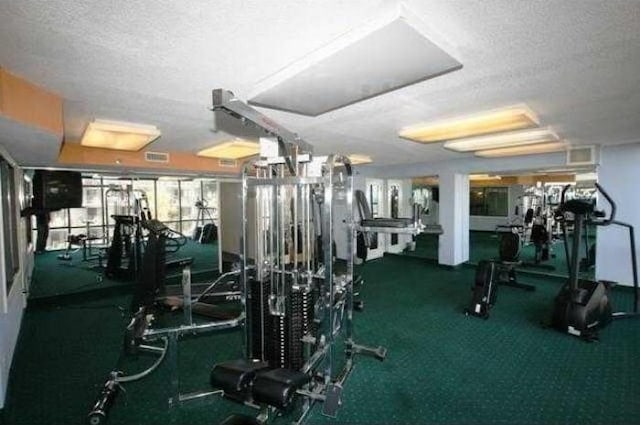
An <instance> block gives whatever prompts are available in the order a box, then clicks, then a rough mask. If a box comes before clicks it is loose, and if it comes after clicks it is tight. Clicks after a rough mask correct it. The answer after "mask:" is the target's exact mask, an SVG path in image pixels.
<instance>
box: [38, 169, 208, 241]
mask: <svg viewBox="0 0 640 425" xmlns="http://www.w3.org/2000/svg"><path fill="white" fill-rule="evenodd" d="M82 185H83V188H82V190H83V207H82V208H71V209H64V210H60V211H54V212H52V213H51V221H50V223H49V226H50V232H49V239H48V242H47V249H48V250H55V249H64V248H66V246H67V237H68V235H69V234H89V235H90V236H95V237H104V235H105V233H106V232H107V231H108V232H110V233H111V232H113V226H114V221H113V219H111V217H110V216H112V215H114V214H129V207H128V206H129V204H130V203H131V202H133V200H132V199H131V200H129V199H128V196H127V194H126V192H115V191H109V189H112V188H113V189H122V190H123V191H125V190H126V189H127V187H128V186H130V187H132V188H133V190H134V191H136V192H137V193H136V197H137V196H139V195H140V192H144V194H145V195H146V197H147V201H148V208H149V209H150V210H151V215H152V217H154V218H157V219H158V220H160V221H162V222H163V223H165V224H166V225H167V226H169V227H171V228H173V229H175V230H177V231H179V232H182V233H185V234H187V235H188V234H189V233H190V232H192V231H193V228H194V227H195V225H196V219H197V217H198V208H197V207H196V206H195V205H196V201H198V200H200V199H204V200H205V201H206V203H207V206H209V207H210V208H211V209H210V210H209V212H210V214H211V215H212V218H217V212H216V211H215V208H214V207H215V206H216V205H217V203H218V193H217V184H216V181H215V180H208V179H194V180H179V179H178V178H171V177H161V178H159V179H157V180H156V179H129V178H118V177H110V176H104V177H100V176H95V175H94V176H92V177H83V179H82ZM107 214H108V217H107ZM205 219H206V220H207V221H208V220H209V215H208V214H207V215H206V216H205ZM87 224H88V227H87ZM31 227H32V232H33V235H34V237H35V232H36V226H35V220H32V224H31Z"/></svg>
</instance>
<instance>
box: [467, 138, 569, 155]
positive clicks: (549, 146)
mask: <svg viewBox="0 0 640 425" xmlns="http://www.w3.org/2000/svg"><path fill="white" fill-rule="evenodd" d="M567 147H568V145H567V144H566V143H564V142H552V143H540V144H537V145H529V146H515V147H511V148H500V149H489V150H485V151H478V152H476V156H479V157H483V158H502V157H505V156H518V155H534V154H542V153H552V152H562V151H565V150H567Z"/></svg>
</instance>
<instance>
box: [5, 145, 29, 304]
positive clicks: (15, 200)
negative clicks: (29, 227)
mask: <svg viewBox="0 0 640 425" xmlns="http://www.w3.org/2000/svg"><path fill="white" fill-rule="evenodd" d="M0 162H5V163H6V164H7V165H8V166H9V167H10V170H11V173H12V174H11V176H12V178H11V183H10V184H12V185H13V187H12V188H9V189H8V190H5V189H6V188H5V187H4V185H3V184H2V179H0V193H2V194H3V196H4V195H5V193H7V194H9V195H10V196H11V200H10V201H9V208H11V209H13V215H12V217H6V211H5V209H4V205H3V204H4V199H3V202H1V203H0V220H1V221H2V223H3V225H2V226H0V247H1V248H2V255H0V266H1V268H2V273H0V275H1V276H0V311H1V312H2V313H3V314H4V313H7V312H8V309H9V298H11V297H12V296H13V294H14V293H15V291H17V290H18V289H17V288H18V287H20V286H21V285H20V282H16V279H19V278H20V276H21V274H22V269H23V258H22V257H23V256H22V245H23V243H22V241H21V238H20V235H21V234H22V231H21V230H20V226H21V224H20V223H21V221H20V219H19V218H20V202H19V200H20V191H21V190H22V188H23V184H22V183H19V182H20V181H21V179H22V174H20V175H19V176H17V174H19V173H18V171H19V170H21V168H20V167H19V165H18V164H17V163H16V162H15V161H13V159H12V158H11V157H10V156H9V155H8V154H7V153H6V152H5V151H4V150H3V149H0ZM5 219H8V220H9V227H10V228H11V227H15V228H14V229H11V230H10V231H11V233H12V238H11V241H10V245H13V244H15V247H10V250H11V256H12V257H15V258H12V262H13V261H16V264H15V266H14V271H13V275H12V277H11V286H10V287H9V284H8V280H7V273H6V268H7V263H6V257H5V254H4V253H5V252H6V249H7V247H6V246H5V245H6V244H5V234H4V223H5ZM16 283H18V284H16ZM22 285H24V282H22Z"/></svg>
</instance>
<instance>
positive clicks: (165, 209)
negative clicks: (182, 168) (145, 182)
mask: <svg viewBox="0 0 640 425" xmlns="http://www.w3.org/2000/svg"><path fill="white" fill-rule="evenodd" d="M156 187H157V192H156V202H157V205H158V208H157V210H156V217H157V219H158V220H160V221H162V222H163V223H164V224H166V225H167V226H169V227H171V228H172V229H175V230H177V231H180V187H179V185H178V181H177V180H164V179H163V180H158V182H157V184H156Z"/></svg>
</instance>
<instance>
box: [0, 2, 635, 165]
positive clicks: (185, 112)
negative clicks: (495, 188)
mask: <svg viewBox="0 0 640 425" xmlns="http://www.w3.org/2000/svg"><path fill="white" fill-rule="evenodd" d="M396 3H397V2H395V1H381V0H351V1H348V2H347V1H343V0H325V1H322V2H319V1H311V0H277V1H267V0H248V1H238V0H218V1H215V2H214V1H210V0H193V1H189V2H176V1H154V2H151V3H149V2H132V1H107V2H105V1H96V0H87V1H72V0H67V1H62V0H48V1H46V2H45V1H31V0H20V1H14V0H0V40H1V42H0V66H3V67H6V68H7V69H9V70H10V71H12V72H14V73H16V74H19V75H22V76H24V77H26V78H27V79H29V80H31V81H34V82H36V83H38V84H40V85H42V86H44V87H46V88H48V89H51V90H53V91H55V92H57V93H59V94H60V95H61V96H63V97H64V99H65V103H64V108H65V128H66V130H65V131H66V134H65V136H66V138H67V140H72V139H77V138H78V137H79V135H80V134H81V133H82V130H83V129H84V126H85V125H86V123H87V121H88V120H89V119H91V118H93V117H99V118H107V119H116V120H129V121H135V122H141V123H147V124H155V125H157V126H159V127H160V128H161V130H162V131H163V136H162V138H161V139H160V140H159V141H157V142H156V143H155V144H154V145H153V149H154V150H162V149H171V150H191V151H197V150H199V149H201V148H203V147H205V146H208V145H210V144H212V142H213V141H214V140H215V139H216V137H218V138H219V137H220V136H219V135H214V134H212V133H211V132H210V131H209V128H210V126H211V115H210V112H209V111H208V110H207V108H208V106H209V105H210V93H211V89H213V88H217V87H222V88H226V89H229V90H232V91H234V92H235V94H236V95H237V96H238V97H240V98H242V99H248V98H249V97H250V95H251V94H252V91H253V90H255V88H256V86H257V85H258V83H259V82H260V81H261V80H263V79H265V78H266V77H269V76H270V75H272V74H274V73H275V72H277V71H279V70H281V69H282V68H283V67H286V66H287V65H288V64H291V63H292V62H294V61H296V60H298V59H300V58H301V57H304V56H305V55H307V54H309V53H310V52H312V51H314V50H316V49H318V48H320V47H322V46H323V45H325V44H326V43H328V42H330V41H331V40H333V39H335V38H336V37H337V36H339V35H340V34H343V33H345V32H346V31H349V30H351V29H353V28H356V27H358V26H361V25H362V24H364V23H365V22H367V21H369V20H371V19H376V18H377V17H378V16H379V15H380V14H382V13H386V12H387V11H388V10H389V9H391V8H393V7H395V6H396ZM405 3H406V4H407V6H408V7H409V9H410V10H412V11H413V13H414V14H416V15H418V16H419V17H420V18H421V19H422V20H423V21H424V23H425V25H426V26H427V27H428V28H429V30H430V31H431V32H432V33H435V34H438V36H439V37H440V38H441V40H444V41H446V43H447V44H448V49H449V53H451V54H452V55H453V56H454V57H456V59H458V60H460V61H461V62H462V63H463V64H464V68H463V69H462V70H460V71H456V72H454V73H451V74H447V75H444V76H441V77H438V78H435V79H433V80H428V81H424V82H422V83H418V84H416V85H413V86H409V87H405V88H403V89H400V90H398V91H395V92H391V93H387V94H385V95H382V96H379V97H376V98H373V99H369V100H367V101H364V102H361V103H358V104H354V105H351V106H348V107H345V108H343V109H339V110H336V111H333V112H329V113H327V114H324V115H321V116H319V117H315V118H312V117H302V116H297V115H294V114H290V113H286V112H279V111H270V110H265V112H266V113H267V114H268V115H270V116H271V117H272V118H274V119H276V120H277V121H279V122H281V123H282V124H284V125H286V126H287V127H289V128H290V129H291V130H293V131H296V132H298V133H299V134H300V135H302V136H303V137H305V138H306V139H308V140H309V141H311V142H312V143H314V144H315V146H316V148H317V150H318V151H319V152H321V153H327V152H330V151H335V152H343V153H352V152H358V153H369V154H371V155H372V156H373V157H374V159H375V161H376V163H378V164H393V163H409V162H411V163H416V162H421V161H433V160H441V159H446V158H456V157H460V156H461V155H460V154H455V153H451V152H447V151H445V150H443V149H442V147H440V146H439V145H438V146H423V145H418V144H415V143H412V142H409V141H405V140H401V139H399V138H398V137H397V135H396V134H397V130H398V129H400V128H402V127H404V126H407V125H411V124H414V123H416V122H420V121H427V120H431V119H438V118H443V117H448V116H454V115H458V114H467V113H471V112H474V111H478V110H482V109H490V108H496V107H501V106H505V105H510V104H514V103H520V102H526V103H527V104H529V105H530V106H531V107H532V108H533V109H534V110H536V111H537V112H538V114H539V115H540V118H541V121H542V123H543V124H545V125H551V126H553V127H554V128H555V129H556V130H557V132H558V133H559V134H560V135H561V136H562V137H565V138H566V139H567V140H568V141H570V142H571V143H575V144H589V143H602V144H606V143H621V142H630V141H635V140H638V139H640V120H639V119H638V116H639V115H640V72H638V70H640V30H639V24H638V22H640V2H638V1H633V0H622V1H616V0H608V1H604V0H603V1H583V0H547V1H544V2H529V1H524V0H523V1H513V0H500V1H497V0H447V1H444V0H440V1H424V0H422V1H407V2H405ZM56 150H57V148H56ZM36 154H37V153H34V155H36ZM33 162H38V161H33Z"/></svg>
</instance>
